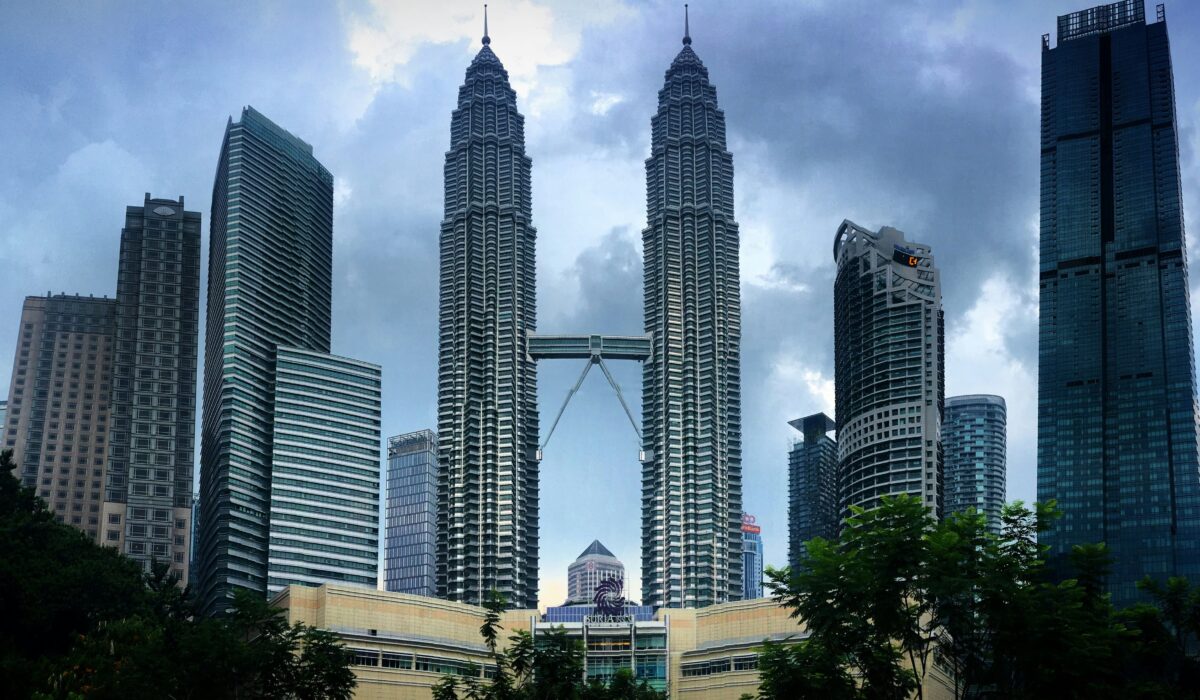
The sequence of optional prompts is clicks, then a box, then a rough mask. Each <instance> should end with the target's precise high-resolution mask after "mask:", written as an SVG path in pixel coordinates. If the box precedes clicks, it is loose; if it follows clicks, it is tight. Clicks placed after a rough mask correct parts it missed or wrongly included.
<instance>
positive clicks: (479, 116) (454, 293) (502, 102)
mask: <svg viewBox="0 0 1200 700" xmlns="http://www.w3.org/2000/svg"><path fill="white" fill-rule="evenodd" d="M490 43H491V39H490V38H489V37H488V35H487V29H486V25H485V28H484V36H483V48H482V49H480V50H479V53H478V54H476V56H475V59H474V60H473V61H472V62H471V65H470V66H469V67H468V68H467V73H466V79H465V81H464V82H463V85H462V87H461V88H460V89H459V92H458V107H457V108H456V109H455V110H454V113H453V116H452V118H451V123H450V150H448V151H447V152H446V166H445V194H446V197H445V207H446V209H445V218H443V220H442V227H441V239H440V245H441V284H440V313H439V352H438V448H439V451H440V454H439V469H438V582H437V586H438V594H439V595H440V596H441V597H444V598H447V599H449V600H457V601H463V602H468V603H480V602H481V601H482V600H483V599H484V596H485V595H486V594H487V592H488V591H489V590H491V589H493V588H494V589H496V590H497V591H499V592H500V593H502V594H503V595H504V596H505V597H506V598H507V599H508V601H509V603H510V604H511V605H513V606H514V607H518V608H522V607H523V608H533V607H537V588H538V585H537V570H538V464H537V454H536V453H537V440H538V413H537V371H536V365H535V364H534V362H533V360H531V359H530V358H529V356H528V355H527V353H526V351H525V339H526V336H527V335H528V334H529V333H530V332H532V331H533V330H535V327H536V325H537V320H536V319H537V312H536V307H535V298H534V295H535V288H534V272H535V270H534V243H535V239H536V236H537V232H536V230H535V229H534V228H533V226H532V224H531V223H530V204H531V202H530V197H531V191H530V165H531V162H530V160H529V158H528V156H526V155H525V121H524V118H523V117H522V116H521V114H520V113H519V112H518V111H517V96H516V93H515V92H513V90H512V88H511V87H510V86H509V83H508V73H507V71H505V70H504V66H503V65H501V63H500V59H498V58H497V57H496V54H495V53H493V52H492V49H491V46H490V45H489V44H490Z"/></svg>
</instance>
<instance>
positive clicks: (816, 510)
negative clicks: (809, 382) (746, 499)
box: [788, 413, 840, 568]
mask: <svg viewBox="0 0 1200 700" xmlns="http://www.w3.org/2000/svg"><path fill="white" fill-rule="evenodd" d="M788 425H790V426H792V427H793V428H795V429H796V430H799V431H800V434H801V435H802V436H803V437H802V438H801V439H800V440H796V441H795V442H794V443H792V450H791V452H790V453H788V565H789V566H791V567H792V568H795V567H797V566H799V565H800V562H802V561H803V560H804V559H805V557H807V556H808V549H807V547H806V543H807V542H808V541H809V540H811V539H812V538H814V537H823V538H825V539H827V540H831V539H834V538H836V537H837V535H838V522H839V520H840V512H839V510H838V478H837V441H836V440H834V439H833V438H832V437H830V436H829V433H831V432H833V431H834V430H836V429H837V423H835V422H834V421H833V419H832V418H830V417H829V416H827V415H825V414H824V413H817V414H814V415H811V416H805V417H804V418H797V419H796V420H793V421H788Z"/></svg>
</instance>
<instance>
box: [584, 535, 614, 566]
mask: <svg viewBox="0 0 1200 700" xmlns="http://www.w3.org/2000/svg"><path fill="white" fill-rule="evenodd" d="M593 554H596V555H599V556H602V557H612V558H613V559H616V558H617V556H616V555H615V554H613V553H612V552H610V551H608V547H605V546H604V545H602V544H600V540H592V543H591V544H590V545H588V548H587V549H585V550H583V553H582V554H580V555H579V556H577V557H575V561H579V560H580V559H583V558H584V557H587V556H591V555H593Z"/></svg>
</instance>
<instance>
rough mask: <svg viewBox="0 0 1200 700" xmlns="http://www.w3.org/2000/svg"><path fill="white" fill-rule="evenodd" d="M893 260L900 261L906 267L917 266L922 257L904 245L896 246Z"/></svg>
mask: <svg viewBox="0 0 1200 700" xmlns="http://www.w3.org/2000/svg"><path fill="white" fill-rule="evenodd" d="M892 262H898V263H900V264H901V265H904V266H906V267H916V266H917V265H918V264H919V263H920V262H921V258H920V257H918V256H917V254H916V251H914V250H909V249H908V248H905V247H903V246H896V249H895V250H894V251H893V252H892Z"/></svg>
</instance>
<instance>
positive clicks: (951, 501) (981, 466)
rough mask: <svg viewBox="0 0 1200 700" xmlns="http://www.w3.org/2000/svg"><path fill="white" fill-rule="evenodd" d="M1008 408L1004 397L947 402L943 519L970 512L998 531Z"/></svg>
mask: <svg viewBox="0 0 1200 700" xmlns="http://www.w3.org/2000/svg"><path fill="white" fill-rule="evenodd" d="M1007 419H1008V409H1007V407H1006V406H1005V403H1004V398H1003V397H1001V396H992V395H989V394H969V395H966V396H949V397H947V398H946V421H945V422H944V423H943V424H942V447H943V454H944V455H945V466H944V474H945V487H946V507H945V511H946V514H947V515H949V514H950V513H957V512H961V511H964V510H966V509H967V508H974V509H975V510H977V511H979V512H980V513H983V514H984V515H985V516H987V523H988V529H990V530H991V531H992V532H995V533H999V532H1000V511H1001V510H1002V509H1003V508H1004V481H1005V475H1006V473H1007V454H1008V443H1007V441H1006V423H1007Z"/></svg>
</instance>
